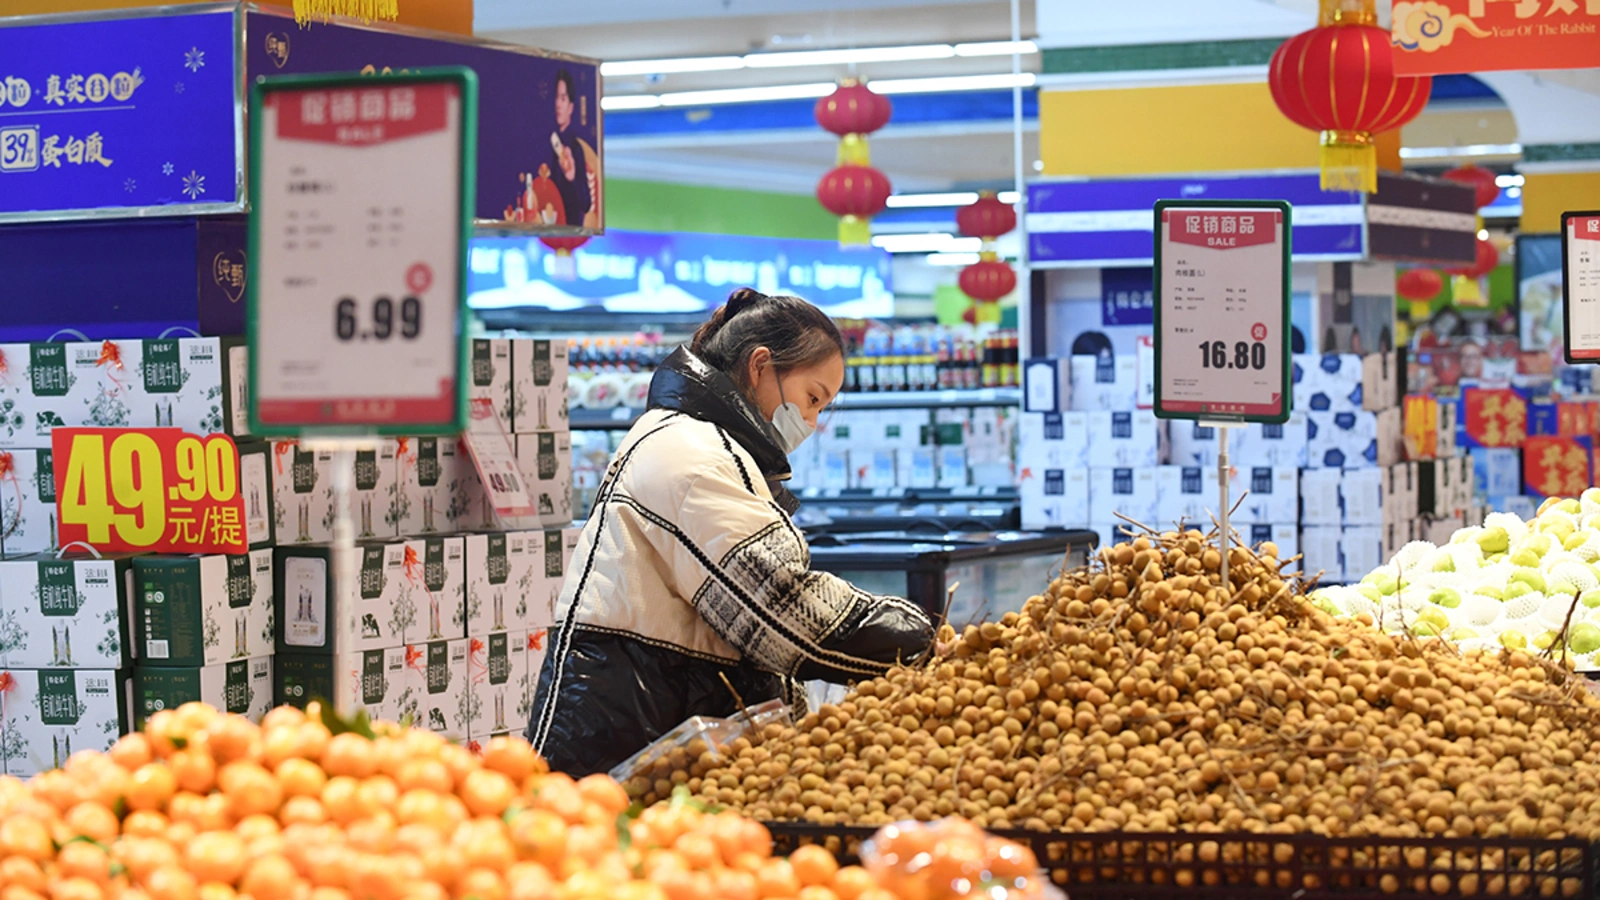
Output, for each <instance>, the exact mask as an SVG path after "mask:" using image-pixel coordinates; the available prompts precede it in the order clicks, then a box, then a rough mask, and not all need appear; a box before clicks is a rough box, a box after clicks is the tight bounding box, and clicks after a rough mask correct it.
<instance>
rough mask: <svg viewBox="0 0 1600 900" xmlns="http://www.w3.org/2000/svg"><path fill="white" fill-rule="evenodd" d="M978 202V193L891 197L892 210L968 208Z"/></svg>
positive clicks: (895, 195)
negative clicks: (968, 205)
mask: <svg viewBox="0 0 1600 900" xmlns="http://www.w3.org/2000/svg"><path fill="white" fill-rule="evenodd" d="M977 200H978V192H977V191H954V192H951V193H947V194H894V195H892V196H890V197H889V208H890V209H921V208H924V207H934V206H966V205H967V204H969V203H975V202H977Z"/></svg>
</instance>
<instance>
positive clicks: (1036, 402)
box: [1022, 357, 1072, 414]
mask: <svg viewBox="0 0 1600 900" xmlns="http://www.w3.org/2000/svg"><path fill="white" fill-rule="evenodd" d="M1071 403H1072V363H1071V361H1070V360H1066V359H1052V358H1044V357H1040V358H1036V359H1030V360H1028V362H1027V365H1025V366H1023V369H1022V408H1023V411H1024V413H1025V414H1037V413H1059V412H1061V411H1063V410H1066V409H1071V408H1072V407H1071Z"/></svg>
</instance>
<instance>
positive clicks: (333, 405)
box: [249, 70, 476, 435]
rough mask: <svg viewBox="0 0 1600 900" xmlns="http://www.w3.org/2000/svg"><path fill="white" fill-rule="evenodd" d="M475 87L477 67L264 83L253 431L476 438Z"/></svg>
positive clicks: (255, 249) (255, 115)
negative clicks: (472, 298) (468, 326)
mask: <svg viewBox="0 0 1600 900" xmlns="http://www.w3.org/2000/svg"><path fill="white" fill-rule="evenodd" d="M474 85H475V82H474V80H473V77H472V73H470V72H466V71H465V70H459V71H456V70H452V71H445V72H437V71H436V72H431V73H430V72H424V73H412V74H407V75H399V76H389V77H384V78H377V79H373V78H360V77H347V76H306V77H288V78H279V79H265V80H264V81H263V82H262V83H259V84H257V85H256V88H255V92H254V93H253V95H252V100H251V112H250V118H249V121H250V123H251V129H252V138H253V141H254V146H255V149H254V152H253V153H252V155H251V162H252V165H251V170H250V174H251V185H250V188H251V204H252V215H251V217H250V247H251V259H252V262H253V265H252V266H251V268H250V270H249V279H250V284H249V295H250V324H251V335H250V362H251V365H252V366H253V372H252V374H251V380H250V388H251V394H252V403H253V405H252V423H253V424H254V425H256V426H257V427H256V428H255V430H256V433H258V434H267V435H294V434H301V433H305V432H307V431H325V432H339V431H342V432H347V433H348V432H364V433H374V432H376V433H380V434H410V435H416V434H447V433H459V432H460V431H462V430H464V428H465V425H466V399H465V391H466V386H465V385H466V381H465V378H464V376H463V373H464V372H465V366H466V345H465V332H464V329H463V327H462V310H463V309H464V303H465V299H464V298H465V284H466V282H465V272H464V268H463V260H464V255H465V247H466V235H467V230H468V228H469V227H470V224H471V218H470V217H471V213H470V205H471V199H470V198H471V196H472V189H471V180H472V178H471V172H472V169H471V162H472V158H473V157H472V152H471V142H472V137H473V135H474V133H475V124H474V115H473V110H474V108H475V102H476V101H475V89H474Z"/></svg>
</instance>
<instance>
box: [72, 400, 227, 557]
mask: <svg viewBox="0 0 1600 900" xmlns="http://www.w3.org/2000/svg"><path fill="white" fill-rule="evenodd" d="M50 443H51V449H52V451H53V454H52V456H53V462H54V468H55V482H56V513H57V516H58V520H59V522H60V536H61V545H62V546H63V547H65V546H67V545H68V544H72V543H84V544H88V545H89V546H92V547H94V548H95V549H96V550H100V551H103V552H124V551H131V552H138V553H244V552H246V551H248V550H249V544H248V538H247V536H246V534H245V521H244V495H243V494H242V493H241V492H240V490H239V450H238V448H237V447H235V446H234V444H233V439H232V438H230V437H228V436H227V435H222V434H213V435H211V436H210V437H205V438H201V437H197V436H195V435H192V434H188V433H186V432H184V431H182V430H181V429H177V428H147V429H134V428H56V429H54V430H53V431H52V432H51V433H50Z"/></svg>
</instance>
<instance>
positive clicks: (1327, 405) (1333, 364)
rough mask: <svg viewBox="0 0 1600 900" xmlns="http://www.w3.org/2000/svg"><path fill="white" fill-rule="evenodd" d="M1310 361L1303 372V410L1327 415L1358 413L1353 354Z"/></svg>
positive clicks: (1357, 361)
mask: <svg viewBox="0 0 1600 900" xmlns="http://www.w3.org/2000/svg"><path fill="white" fill-rule="evenodd" d="M1312 361H1313V362H1312V365H1311V367H1309V368H1308V369H1307V372H1306V376H1307V381H1308V389H1307V391H1306V393H1307V398H1306V399H1307V402H1306V406H1305V409H1307V410H1310V411H1312V412H1327V413H1340V412H1354V411H1356V410H1358V409H1361V402H1362V395H1361V357H1359V356H1356V355H1355V354H1353V353H1326V354H1323V355H1322V356H1320V357H1312ZM1296 405H1297V406H1298V405H1299V404H1298V403H1297V404H1296Z"/></svg>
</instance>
